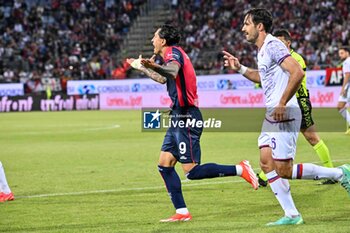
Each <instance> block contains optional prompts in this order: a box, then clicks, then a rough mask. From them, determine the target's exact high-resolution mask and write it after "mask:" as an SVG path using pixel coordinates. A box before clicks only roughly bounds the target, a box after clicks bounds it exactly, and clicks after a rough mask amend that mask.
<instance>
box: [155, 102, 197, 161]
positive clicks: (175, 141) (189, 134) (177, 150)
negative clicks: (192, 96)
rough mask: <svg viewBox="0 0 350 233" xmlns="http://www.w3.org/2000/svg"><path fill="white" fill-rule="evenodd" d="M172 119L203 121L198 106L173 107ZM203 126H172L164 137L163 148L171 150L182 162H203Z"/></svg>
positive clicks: (167, 150)
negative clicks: (201, 141)
mask: <svg viewBox="0 0 350 233" xmlns="http://www.w3.org/2000/svg"><path fill="white" fill-rule="evenodd" d="M170 115H171V116H172V117H171V121H173V122H174V123H175V122H179V121H184V122H185V124H186V122H187V121H192V122H193V120H195V121H203V118H202V114H201V112H200V110H199V109H198V108H197V107H190V108H186V109H173V110H172V111H171V112H170ZM202 132H203V127H196V125H195V127H179V126H176V127H170V128H169V129H168V130H167V132H166V134H165V137H164V141H163V145H162V148H161V150H162V151H165V152H170V153H172V154H173V156H174V157H175V158H176V160H177V161H178V162H180V163H198V164H200V162H201V148H200V137H201V135H202Z"/></svg>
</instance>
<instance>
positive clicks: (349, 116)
mask: <svg viewBox="0 0 350 233" xmlns="http://www.w3.org/2000/svg"><path fill="white" fill-rule="evenodd" d="M339 113H340V115H342V116H343V117H344V119H345V120H346V122H348V124H349V125H350V113H349V112H348V110H347V109H346V107H345V108H342V109H340V110H339Z"/></svg>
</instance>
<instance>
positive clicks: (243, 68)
mask: <svg viewBox="0 0 350 233" xmlns="http://www.w3.org/2000/svg"><path fill="white" fill-rule="evenodd" d="M247 70H248V67H246V66H244V65H241V68H239V70H238V73H240V74H242V75H244V74H245V72H247Z"/></svg>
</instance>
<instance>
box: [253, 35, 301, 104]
mask: <svg viewBox="0 0 350 233" xmlns="http://www.w3.org/2000/svg"><path fill="white" fill-rule="evenodd" d="M288 56H290V53H289V51H288V49H287V47H286V46H285V45H284V44H283V43H282V42H281V41H280V40H279V39H277V38H276V37H274V36H272V35H271V34H268V35H267V37H266V38H265V41H264V44H263V46H262V47H261V48H260V50H259V53H258V69H259V75H260V80H261V85H262V88H263V90H264V95H265V105H266V107H267V108H268V109H269V108H270V109H271V108H273V107H275V106H276V105H277V104H278V103H279V101H280V99H281V97H282V95H283V93H284V90H285V89H286V87H287V84H288V80H289V73H288V72H286V71H284V70H283V69H282V68H281V66H280V64H281V63H282V62H283V60H284V59H285V58H287V57H288ZM287 106H288V107H299V106H298V102H297V99H296V97H295V95H294V96H293V97H292V98H291V99H290V100H289V102H288V103H287Z"/></svg>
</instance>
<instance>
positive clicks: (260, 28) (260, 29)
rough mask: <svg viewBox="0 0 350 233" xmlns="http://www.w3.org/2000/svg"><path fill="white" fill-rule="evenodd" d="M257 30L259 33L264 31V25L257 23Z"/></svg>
mask: <svg viewBox="0 0 350 233" xmlns="http://www.w3.org/2000/svg"><path fill="white" fill-rule="evenodd" d="M257 28H258V30H259V32H262V31H265V29H264V25H263V24H262V23H258V25H257Z"/></svg>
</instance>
